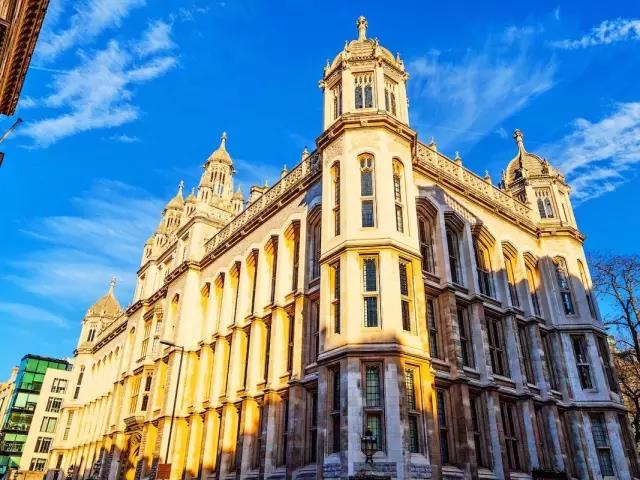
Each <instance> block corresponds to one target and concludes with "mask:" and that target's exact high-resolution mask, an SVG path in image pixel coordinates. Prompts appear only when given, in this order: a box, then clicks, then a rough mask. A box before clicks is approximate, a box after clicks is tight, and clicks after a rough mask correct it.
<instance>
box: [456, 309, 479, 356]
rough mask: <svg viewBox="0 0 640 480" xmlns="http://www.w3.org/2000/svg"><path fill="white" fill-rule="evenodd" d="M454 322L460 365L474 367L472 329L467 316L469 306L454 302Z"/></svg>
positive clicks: (474, 354) (474, 353)
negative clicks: (456, 328)
mask: <svg viewBox="0 0 640 480" xmlns="http://www.w3.org/2000/svg"><path fill="white" fill-rule="evenodd" d="M455 315H456V323H457V327H458V340H459V342H460V353H461V359H462V366H463V367H467V368H476V366H477V363H476V351H475V346H474V341H473V331H472V329H471V319H470V318H469V316H470V312H469V306H468V305H465V304H462V303H456V313H455Z"/></svg>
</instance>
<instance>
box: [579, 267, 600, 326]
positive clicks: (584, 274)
mask: <svg viewBox="0 0 640 480" xmlns="http://www.w3.org/2000/svg"><path fill="white" fill-rule="evenodd" d="M578 269H579V270H580V280H581V281H582V288H583V289H584V294H585V296H586V297H587V305H589V313H590V314H591V317H593V318H596V307H595V305H594V303H593V297H592V296H591V286H590V285H589V281H588V280H587V272H586V271H585V269H584V265H583V264H582V262H581V261H580V260H578Z"/></svg>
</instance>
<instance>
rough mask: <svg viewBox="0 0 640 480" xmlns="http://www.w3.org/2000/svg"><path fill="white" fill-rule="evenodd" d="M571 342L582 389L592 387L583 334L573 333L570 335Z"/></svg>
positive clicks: (585, 340)
mask: <svg viewBox="0 0 640 480" xmlns="http://www.w3.org/2000/svg"><path fill="white" fill-rule="evenodd" d="M571 343H572V344H573V355H574V356H575V358H576V368H577V369H578V378H580V385H581V386H582V388H583V389H589V388H593V382H592V380H591V363H589V352H588V350H587V339H586V337H585V336H584V335H573V336H572V337H571Z"/></svg>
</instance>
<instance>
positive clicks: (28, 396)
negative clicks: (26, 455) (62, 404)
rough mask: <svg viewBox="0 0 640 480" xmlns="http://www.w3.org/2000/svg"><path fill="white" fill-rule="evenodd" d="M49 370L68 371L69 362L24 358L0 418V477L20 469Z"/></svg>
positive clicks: (45, 358)
mask: <svg viewBox="0 0 640 480" xmlns="http://www.w3.org/2000/svg"><path fill="white" fill-rule="evenodd" d="M48 368H55V369H57V370H69V369H70V368H71V365H70V364H69V362H67V361H66V360H60V359H57V358H47V357H40V356H38V355H31V354H29V355H25V356H24V357H22V361H21V363H20V369H19V370H18V376H17V377H16V384H15V388H14V390H13V393H12V395H11V398H10V399H9V405H8V407H7V409H6V411H5V415H4V417H3V418H1V419H0V476H2V475H4V474H5V472H6V471H7V469H11V468H18V466H19V464H20V457H21V455H22V450H23V448H24V444H25V442H26V441H27V434H28V433H29V427H30V426H31V420H32V419H33V412H34V411H35V409H36V405H37V404H38V399H39V397H40V389H41V388H42V382H43V380H44V375H45V373H46V372H47V369H48Z"/></svg>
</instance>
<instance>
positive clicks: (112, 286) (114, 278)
mask: <svg viewBox="0 0 640 480" xmlns="http://www.w3.org/2000/svg"><path fill="white" fill-rule="evenodd" d="M115 286H116V276H115V275H113V276H112V277H111V281H110V282H109V293H113V289H114V288H115Z"/></svg>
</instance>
